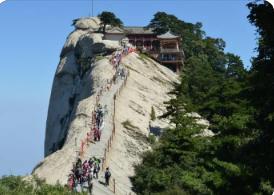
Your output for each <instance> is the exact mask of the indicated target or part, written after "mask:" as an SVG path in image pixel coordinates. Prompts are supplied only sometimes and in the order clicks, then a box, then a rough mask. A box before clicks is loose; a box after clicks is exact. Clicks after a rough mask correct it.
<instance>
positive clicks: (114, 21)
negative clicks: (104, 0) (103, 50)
mask: <svg viewBox="0 0 274 195" xmlns="http://www.w3.org/2000/svg"><path fill="white" fill-rule="evenodd" d="M98 17H99V18H100V20H101V22H102V24H101V30H102V32H103V33H105V32H106V26H107V25H112V26H119V27H120V26H122V25H123V22H122V21H121V20H120V19H119V18H117V17H116V16H115V14H114V13H112V12H107V11H103V12H102V13H101V14H99V15H98Z"/></svg>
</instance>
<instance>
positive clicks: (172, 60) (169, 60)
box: [159, 58, 183, 64]
mask: <svg viewBox="0 0 274 195" xmlns="http://www.w3.org/2000/svg"><path fill="white" fill-rule="evenodd" d="M159 60H160V61H161V63H168V64H173V63H176V64H177V63H182V62H183V60H182V59H161V58H160V59H159Z"/></svg>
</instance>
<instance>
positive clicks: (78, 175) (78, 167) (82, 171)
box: [68, 157, 101, 194]
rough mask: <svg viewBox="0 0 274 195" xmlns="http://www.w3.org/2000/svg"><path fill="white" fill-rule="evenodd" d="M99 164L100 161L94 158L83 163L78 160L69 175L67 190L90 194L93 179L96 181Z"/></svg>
mask: <svg viewBox="0 0 274 195" xmlns="http://www.w3.org/2000/svg"><path fill="white" fill-rule="evenodd" d="M100 163H101V160H100V159H97V158H95V157H93V158H90V159H89V160H85V161H84V162H82V160H81V159H80V158H78V159H77V161H76V163H75V164H74V165H73V168H72V169H71V173H70V174H69V179H68V186H69V188H70V189H71V190H72V191H75V192H89V193H90V194H91V193H92V188H93V179H98V173H99V171H100Z"/></svg>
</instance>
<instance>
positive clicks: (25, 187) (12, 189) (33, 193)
mask: <svg viewBox="0 0 274 195" xmlns="http://www.w3.org/2000/svg"><path fill="white" fill-rule="evenodd" d="M0 194H3V195H73V194H82V193H73V192H70V190H69V189H68V188H66V187H63V186H61V185H58V184H57V185H54V186H53V185H47V184H46V183H45V182H44V181H43V180H40V179H38V178H36V177H34V178H33V179H32V181H24V180H23V178H22V177H20V176H8V177H3V178H1V179H0Z"/></svg>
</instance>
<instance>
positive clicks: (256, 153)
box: [248, 1, 274, 194]
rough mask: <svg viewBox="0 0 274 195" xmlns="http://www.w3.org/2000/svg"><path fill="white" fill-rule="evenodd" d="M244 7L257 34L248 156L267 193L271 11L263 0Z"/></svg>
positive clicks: (271, 137)
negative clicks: (252, 137) (251, 138)
mask: <svg viewBox="0 0 274 195" xmlns="http://www.w3.org/2000/svg"><path fill="white" fill-rule="evenodd" d="M248 8H249V9H250V14H249V15H248V19H249V21H250V23H251V24H253V25H254V26H255V27H256V28H257V35H258V47H257V52H258V55H257V56H256V57H255V58H254V59H253V62H252V67H251V75H250V98H251V100H252V104H253V105H254V107H255V110H256V112H255V120H256V128H258V129H259V136H258V139H256V140H255V141H254V144H253V145H252V147H251V148H250V152H249V155H250V159H252V161H251V160H250V164H251V165H252V170H253V176H254V180H255V184H256V186H258V187H257V188H260V189H259V191H263V192H264V193H265V194H267V193H272V192H271V191H273V188H274V150H273V148H274V131H273V129H274V120H273V119H274V85H273V83H274V77H273V75H274V28H273V26H274V11H273V6H272V5H271V4H270V3H268V2H267V1H255V2H252V3H249V4H248ZM271 188H272V190H271ZM262 189H263V190H262Z"/></svg>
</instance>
